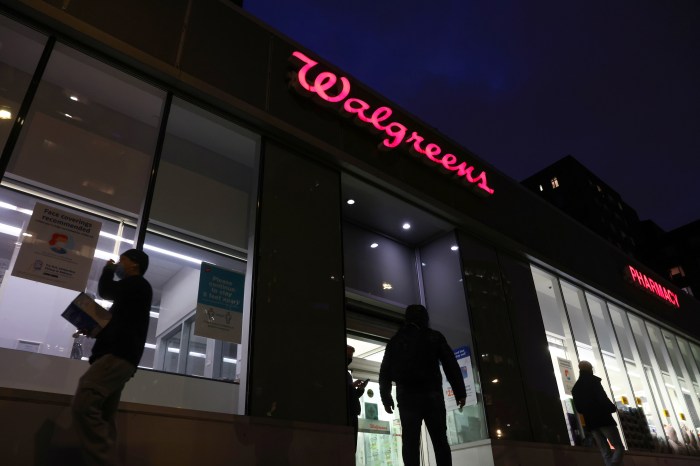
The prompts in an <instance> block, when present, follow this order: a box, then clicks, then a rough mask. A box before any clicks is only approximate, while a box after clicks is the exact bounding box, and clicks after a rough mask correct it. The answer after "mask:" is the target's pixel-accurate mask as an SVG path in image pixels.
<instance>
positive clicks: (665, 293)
mask: <svg viewBox="0 0 700 466" xmlns="http://www.w3.org/2000/svg"><path fill="white" fill-rule="evenodd" d="M627 272H629V277H630V278H631V279H632V282H633V283H634V284H635V285H637V286H641V287H642V288H644V289H646V290H647V291H648V292H649V293H652V294H655V295H656V296H658V297H659V298H661V299H663V300H664V301H666V302H668V303H670V304H673V305H674V306H675V307H681V305H680V304H679V303H678V295H677V294H676V293H674V292H672V291H671V290H669V289H668V288H665V287H663V286H661V285H659V284H658V283H657V282H655V281H654V280H652V279H651V278H649V277H647V276H646V275H644V274H643V273H642V272H640V271H639V270H637V269H635V268H634V267H632V266H631V265H628V266H627Z"/></svg>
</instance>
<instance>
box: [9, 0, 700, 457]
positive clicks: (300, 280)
mask: <svg viewBox="0 0 700 466" xmlns="http://www.w3.org/2000/svg"><path fill="white" fill-rule="evenodd" d="M156 3H157V5H156ZM156 3H151V2H137V1H128V2H121V3H120V4H118V5H117V4H111V3H110V4H108V3H105V4H104V5H101V6H100V7H99V8H98V7H96V6H94V5H93V4H91V3H86V2H53V1H31V0H28V1H9V2H5V4H4V6H2V10H1V11H2V17H1V18H0V35H1V36H0V42H1V44H2V47H0V66H1V67H2V68H1V69H0V99H1V100H0V112H2V113H1V115H3V119H2V120H0V144H1V145H2V155H1V156H0V173H1V174H2V185H1V186H0V233H2V235H1V236H0V241H1V242H2V243H1V248H2V249H1V250H0V251H1V252H0V261H1V264H2V269H3V271H4V274H3V277H2V283H1V285H0V363H1V366H0V367H3V370H2V375H1V376H0V409H2V410H3V411H4V413H3V414H4V416H3V419H13V420H14V422H13V423H10V422H3V423H2V424H3V425H2V435H0V442H2V448H0V455H4V456H5V457H4V458H3V463H7V464H18V465H19V464H51V461H52V460H53V461H55V460H56V459H57V458H59V457H61V455H67V456H66V457H70V455H71V454H74V451H75V444H74V443H72V442H73V440H72V438H71V435H70V425H69V424H70V423H69V422H68V421H67V420H66V414H65V413H66V409H67V407H68V405H69V403H70V396H71V394H72V392H73V390H74V389H75V386H76V384H77V379H78V377H79V376H80V375H81V374H82V372H83V371H84V370H85V368H86V365H87V363H86V362H85V361H84V359H85V358H86V356H87V355H88V354H89V350H90V345H91V342H90V340H89V339H85V338H82V337H75V338H74V332H75V327H74V326H72V325H71V324H70V323H68V321H66V320H65V319H64V318H63V317H62V316H61V313H62V312H63V310H64V309H65V308H66V306H67V305H68V304H69V303H70V302H71V301H72V300H73V298H75V296H76V294H77V293H78V292H85V293H87V294H89V295H94V296H95V297H97V298H98V302H99V303H101V304H103V305H104V306H106V307H107V306H109V303H107V302H103V301H100V300H99V296H97V290H96V280H97V278H98V277H99V273H100V270H101V268H102V267H103V265H104V262H105V261H106V260H108V259H110V258H113V257H115V256H118V255H119V253H120V252H123V251H124V250H126V249H129V248H133V247H136V248H140V249H143V250H144V251H146V252H147V253H148V254H149V255H150V257H151V265H150V268H149V270H148V272H147V274H146V278H147V279H148V280H149V281H150V282H151V284H152V285H153V288H154V301H153V307H152V311H151V325H150V329H149V338H148V342H147V344H146V349H145V353H144V357H143V359H142V360H141V363H140V367H141V370H139V371H138V372H137V375H136V376H135V377H134V379H133V380H132V381H130V382H129V383H128V384H127V388H126V390H125V392H124V396H123V398H122V405H121V407H120V419H119V420H120V455H121V457H122V459H123V461H124V462H125V463H126V464H130V465H133V464H164V463H165V462H166V461H169V462H171V463H173V464H192V463H194V462H196V461H206V462H207V463H209V464H231V463H232V462H235V464H304V465H309V464H323V465H326V464H340V465H345V464H355V463H357V464H365V465H375V464H376V465H379V464H402V463H401V458H400V446H401V444H400V438H401V436H400V423H399V421H398V417H397V416H396V415H387V414H386V413H384V412H383V410H382V409H381V406H380V403H378V401H377V396H378V390H377V388H376V382H377V376H378V368H379V362H380V361H381V356H382V351H383V348H384V345H385V344H386V342H387V341H388V339H389V338H390V337H391V336H392V335H393V333H394V332H395V331H396V329H397V328H398V327H399V325H400V323H401V321H402V312H403V309H404V308H405V306H406V305H408V304H413V303H423V304H425V305H426V306H427V307H428V309H429V311H430V318H431V326H432V327H433V328H435V329H437V330H439V331H441V332H442V333H443V334H445V336H446V337H447V339H448V342H449V343H450V345H451V346H452V347H453V348H454V349H455V353H456V356H457V357H458V359H459V361H460V365H461V366H462V368H463V372H464V375H465V381H466V383H467V387H468V389H469V396H468V403H467V406H466V407H465V408H464V409H463V410H461V411H459V410H456V409H453V408H454V406H453V405H452V404H451V403H450V402H451V401H452V400H451V399H450V390H449V387H445V398H446V403H447V406H448V410H449V411H448V435H449V438H450V443H451V444H452V446H453V457H454V458H455V464H467V463H469V464H483V465H506V464H513V462H514V461H516V462H519V464H533V465H534V464H537V465H543V464H562V461H566V462H568V463H570V464H590V462H591V461H595V460H599V459H598V458H597V456H598V452H597V451H596V450H595V449H593V448H590V446H589V445H588V443H589V439H587V437H586V436H585V433H584V430H583V429H582V426H581V424H580V421H579V418H578V417H577V416H576V413H575V407H574V406H573V404H572V402H571V396H570V394H569V393H570V385H571V383H572V381H573V380H575V375H576V373H577V370H576V367H577V364H578V362H579V361H580V360H584V359H585V360H588V361H590V362H591V363H593V366H594V367H595V370H596V374H597V375H598V376H600V377H601V378H602V379H603V381H604V387H605V389H606V391H607V392H608V394H609V396H610V398H611V399H614V400H615V402H616V404H617V405H618V414H617V415H616V416H617V419H618V422H619V424H620V425H621V430H622V433H623V437H624V439H625V442H626V446H627V448H628V449H629V453H630V455H631V456H638V457H640V458H641V457H643V458H645V460H646V461H649V462H652V463H651V464H662V462H665V463H663V464H676V463H677V464H691V463H690V462H692V461H696V460H697V458H696V455H698V454H700V448H699V446H698V433H699V432H700V431H699V430H698V429H699V428H700V419H698V413H699V412H700V403H699V402H698V394H699V393H700V317H699V316H700V313H699V312H700V304H698V303H697V301H695V300H694V299H692V298H690V297H688V296H686V295H684V294H683V293H681V292H679V290H678V289H677V288H675V287H674V286H673V285H672V284H670V283H667V282H666V280H665V279H664V278H661V277H658V276H657V275H655V274H654V273H653V272H652V271H650V270H648V269H647V268H646V267H644V266H643V265H641V264H639V263H638V262H637V261H636V260H635V259H634V258H631V257H629V256H627V255H625V254H624V253H623V252H622V251H621V250H620V249H618V248H616V247H614V246H612V245H611V244H610V243H608V242H607V241H606V240H604V239H602V238H600V237H599V236H598V235H597V234H594V233H593V232H591V231H589V230H588V229H586V228H583V227H582V226H581V225H580V224H579V223H577V222H576V221H573V220H572V219H571V218H569V217H568V216H567V215H565V214H563V213H562V212H560V211H558V210H557V209H555V208H553V207H552V206H551V205H549V204H548V203H547V202H545V201H543V200H542V199H540V198H539V197H538V195H536V194H533V193H531V192H530V191H528V190H527V189H525V188H524V187H522V186H521V185H519V184H518V183H515V182H513V181H512V180H510V179H509V178H508V177H507V176H505V175H503V174H502V173H500V172H499V171H498V170H497V169H495V168H494V167H492V166H491V165H489V164H488V162H487V161H484V160H481V159H480V158H479V157H477V156H476V155H475V154H473V153H471V152H469V151H468V150H467V149H465V148H463V147H460V146H458V145H456V144H455V143H454V142H453V141H450V140H449V139H448V138H446V137H444V136H443V135H441V134H439V133H437V132H436V131H434V130H433V129H432V128H431V127H430V126H428V125H426V124H424V123H422V122H421V121H419V120H418V119H417V118H415V117H414V116H412V115H410V114H408V113H407V112H405V111H404V110H402V109H400V108H398V107H397V106H395V105H393V104H392V103H390V102H388V101H387V100H386V99H384V98H383V97H382V96H380V95H378V94H376V93H374V92H373V91H372V90H371V89H368V88H366V87H365V86H363V85H362V84H361V83H359V82H357V81H356V80H354V79H353V78H352V77H351V76H348V75H347V74H346V73H343V72H342V71H341V70H338V69H336V68H335V67H333V66H332V65H331V64H328V63H325V62H323V60H321V59H320V58H319V57H316V56H315V55H314V54H313V52H311V51H308V50H304V49H303V48H301V47H299V46H297V45H296V44H294V43H293V42H292V41H290V40H289V39H286V38H284V37H281V36H280V35H279V34H278V33H276V32H274V31H272V30H270V29H269V28H268V27H266V26H265V25H263V24H261V23H260V22H259V21H257V20H256V19H255V18H252V17H250V16H249V15H248V14H246V13H245V12H244V11H242V10H241V9H240V8H238V7H237V6H235V5H234V4H232V2H220V1H215V0H206V1H205V0H203V1H197V2H193V1H187V0H175V1H169V2H163V3H160V2H156ZM47 235H48V236H47ZM59 256H60V257H59ZM52 264H53V265H52ZM56 264H58V265H56ZM212 277H213V278H212ZM212 302H213V303H214V304H212ZM347 343H350V344H352V345H353V346H355V347H356V350H357V351H356V354H355V357H356V360H355V361H354V362H353V364H352V365H351V366H350V369H351V370H352V372H353V376H354V377H355V378H359V377H363V378H369V379H370V381H371V382H370V385H369V389H368V390H367V392H366V394H365V396H364V398H363V400H362V408H363V411H362V414H361V415H360V434H359V438H358V447H357V451H356V453H355V454H354V455H353V445H354V440H353V433H352V429H351V428H350V427H349V422H348V419H347V411H346V408H345V404H346V386H345V383H346V378H345V377H346V367H345V356H344V354H345V353H344V346H345V345H346V344H347ZM399 409H400V407H399ZM423 448H424V453H425V455H424V458H425V464H433V462H432V461H433V460H432V456H431V451H430V447H429V446H427V445H426V446H424V447H423ZM42 462H43V463H42ZM654 462H655V463H654Z"/></svg>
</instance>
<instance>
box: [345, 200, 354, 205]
mask: <svg viewBox="0 0 700 466" xmlns="http://www.w3.org/2000/svg"><path fill="white" fill-rule="evenodd" d="M346 202H347V203H348V205H353V204H354V203H355V199H348V200H347V201H346Z"/></svg>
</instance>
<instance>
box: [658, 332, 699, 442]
mask: <svg viewBox="0 0 700 466" xmlns="http://www.w3.org/2000/svg"><path fill="white" fill-rule="evenodd" d="M661 334H662V335H663V338H664V342H665V343H666V350H667V351H668V355H669V357H670V358H671V362H672V366H673V370H674V372H675V381H676V384H672V385H673V387H671V388H669V390H674V391H675V392H676V396H677V397H678V398H679V404H680V405H681V407H683V404H685V412H680V413H679V414H678V417H679V422H680V425H681V434H682V436H683V441H684V442H685V445H686V448H688V451H689V452H690V453H691V454H693V455H697V454H700V444H699V443H698V428H700V419H698V412H700V401H698V398H697V396H694V392H693V386H692V380H693V375H691V373H690V372H688V370H687V367H686V365H685V363H684V361H683V356H682V354H681V348H680V345H679V343H680V341H679V340H680V339H678V338H676V336H674V335H672V334H671V333H669V332H667V331H666V330H663V329H662V330H661Z"/></svg>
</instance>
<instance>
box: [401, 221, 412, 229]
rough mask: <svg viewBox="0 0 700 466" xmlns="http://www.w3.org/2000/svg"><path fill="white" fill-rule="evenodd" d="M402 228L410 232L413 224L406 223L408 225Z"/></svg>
mask: <svg viewBox="0 0 700 466" xmlns="http://www.w3.org/2000/svg"><path fill="white" fill-rule="evenodd" d="M402 228H403V229H404V230H410V229H411V224H410V223H408V222H406V223H404V224H403V226H402Z"/></svg>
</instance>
